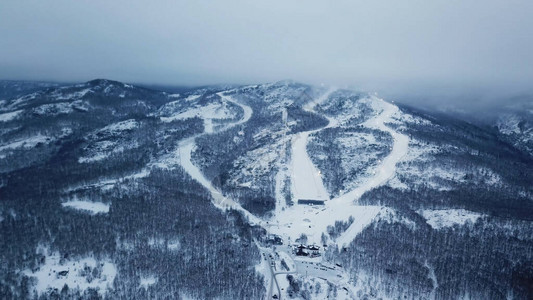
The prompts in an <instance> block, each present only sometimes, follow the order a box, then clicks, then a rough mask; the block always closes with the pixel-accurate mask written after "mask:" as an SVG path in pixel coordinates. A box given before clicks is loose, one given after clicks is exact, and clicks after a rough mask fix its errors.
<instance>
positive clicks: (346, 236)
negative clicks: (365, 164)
mask: <svg viewBox="0 0 533 300" xmlns="http://www.w3.org/2000/svg"><path fill="white" fill-rule="evenodd" d="M376 101H378V104H379V105H381V106H382V108H383V111H382V112H381V114H379V115H378V116H377V117H375V118H372V119H370V120H368V121H367V122H365V123H363V125H364V126H366V127H369V128H375V129H378V130H381V131H385V132H388V133H389V134H390V135H391V136H392V138H393V140H394V144H393V147H392V150H391V152H390V153H389V155H388V156H387V157H386V158H385V159H383V160H382V162H381V164H380V165H378V166H377V168H376V171H375V175H374V176H373V177H371V178H370V179H369V180H367V181H366V182H364V183H363V184H362V185H360V186H359V187H357V188H355V189H353V190H351V191H349V192H347V193H345V194H343V195H341V196H339V197H337V198H335V199H333V200H332V201H334V202H336V203H339V204H340V203H342V204H352V203H354V202H355V201H357V200H359V198H361V196H362V195H363V194H364V193H366V192H368V191H370V190H372V189H374V188H376V187H379V186H381V185H383V184H385V183H387V181H388V180H389V179H391V178H392V177H393V176H394V175H395V174H396V164H397V163H398V162H399V161H400V160H401V159H402V158H403V157H404V156H405V155H406V154H407V151H408V149H409V137H408V136H406V135H404V134H401V133H399V132H396V131H395V130H393V129H391V128H389V127H388V126H386V125H385V123H386V122H387V121H389V120H391V117H392V115H393V114H395V113H396V112H398V111H399V109H398V107H397V106H396V105H393V104H390V103H388V102H385V101H384V100H383V99H376ZM376 215H377V213H376ZM374 217H375V216H374ZM357 227H358V226H357V222H354V223H353V224H352V225H350V227H348V229H347V230H346V231H345V232H344V233H343V234H342V235H341V236H339V237H338V238H337V244H338V245H340V246H344V245H347V244H349V243H350V242H351V241H353V240H354V239H355V237H356V236H357V234H358V233H359V232H360V231H361V230H362V228H361V229H358V228H357Z"/></svg>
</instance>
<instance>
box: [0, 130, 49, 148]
mask: <svg viewBox="0 0 533 300" xmlns="http://www.w3.org/2000/svg"><path fill="white" fill-rule="evenodd" d="M54 140H55V139H54V138H53V137H49V136H46V135H42V134H40V133H39V134H37V135H35V136H31V137H28V138H25V139H22V140H18V141H16V142H12V143H10V144H7V145H4V146H1V147H0V151H5V150H10V149H18V148H25V149H30V148H33V147H35V146H37V145H38V144H48V143H50V142H52V141H54Z"/></svg>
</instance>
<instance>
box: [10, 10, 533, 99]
mask: <svg viewBox="0 0 533 300" xmlns="http://www.w3.org/2000/svg"><path fill="white" fill-rule="evenodd" d="M0 78H1V79H40V80H56V81H86V80H90V79H93V78H109V79H115V80H120V81H127V82H139V83H153V84H172V85H198V84H212V83H258V82H271V81H277V80H281V79H294V80H297V81H302V82H308V83H322V82H324V83H326V84H335V85H341V86H343V85H348V86H358V87H361V88H364V89H372V90H379V91H381V90H385V91H386V90H387V88H390V91H393V90H396V91H400V92H402V91H403V92H406V93H408V92H412V93H414V94H416V93H422V94H423V93H424V92H425V91H426V90H428V89H429V90H435V91H436V90H440V91H441V93H444V94H446V93H455V92H450V91H462V90H465V89H485V88H490V89H491V90H502V91H504V93H510V94H513V93H521V92H524V91H529V90H531V88H532V82H533V1H531V0H524V1H515V0H499V1H496V0H443V1H441V0H431V1H428V0H420V1H418V0H417V1H415V0H410V1H400V0H394V1H381V0H372V1H368V0H367V1H353V0H352V1H342V0H341V1H339V0H336V1H313V0H307V1H296V0H283V1H278V0H268V1H258V0H249V1H208V0H194V1H137V0H128V1H116V0H114V1H107V0H106V1H94V0H93V1H72V0H66V1H59V0H47V1H24V0H17V1H15V0H13V1H11V0H4V1H1V2H0ZM417 89H420V91H415V90H417Z"/></svg>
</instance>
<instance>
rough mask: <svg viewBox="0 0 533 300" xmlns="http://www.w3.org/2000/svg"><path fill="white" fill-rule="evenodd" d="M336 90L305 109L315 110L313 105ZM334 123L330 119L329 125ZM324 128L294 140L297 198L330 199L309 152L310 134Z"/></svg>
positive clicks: (301, 135) (333, 89) (302, 133)
mask: <svg viewBox="0 0 533 300" xmlns="http://www.w3.org/2000/svg"><path fill="white" fill-rule="evenodd" d="M335 90H336V89H335V88H330V89H329V90H328V91H326V92H325V93H324V94H323V95H321V96H320V97H318V98H317V99H315V100H314V101H312V102H310V103H307V104H306V105H305V106H304V107H303V109H304V110H306V111H308V112H314V111H313V107H315V106H316V105H318V104H320V103H322V102H324V101H325V100H326V99H328V97H329V96H330V95H331V94H332V93H333V92H335ZM333 123H334V122H333V121H331V120H330V122H329V124H328V127H330V126H333ZM322 129H323V128H320V129H316V130H310V131H305V132H300V133H298V134H296V135H295V137H294V138H293V140H292V161H291V179H292V181H291V185H292V186H291V187H292V194H293V197H294V198H295V199H315V200H328V199H329V194H328V192H327V190H326V188H325V187H324V183H323V182H322V175H321V173H320V171H319V170H318V169H317V168H316V167H315V165H314V164H313V162H312V161H311V158H310V157H309V155H308V153H307V143H308V140H309V135H310V134H311V133H314V132H317V131H320V130H322Z"/></svg>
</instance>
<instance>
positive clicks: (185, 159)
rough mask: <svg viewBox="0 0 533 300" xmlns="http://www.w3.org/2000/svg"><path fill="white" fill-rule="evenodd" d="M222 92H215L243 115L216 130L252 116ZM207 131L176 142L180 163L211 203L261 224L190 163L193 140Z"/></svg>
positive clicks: (248, 108) (241, 105)
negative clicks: (238, 107)
mask: <svg viewBox="0 0 533 300" xmlns="http://www.w3.org/2000/svg"><path fill="white" fill-rule="evenodd" d="M223 93H224V92H219V93H217V95H218V96H219V97H221V98H222V99H223V100H225V101H228V102H231V103H234V104H236V105H238V106H240V107H241V108H242V109H243V111H244V115H243V117H242V118H241V119H240V120H239V121H237V122H235V123H232V124H229V125H227V126H226V127H224V128H223V129H222V130H219V131H218V132H222V131H225V130H228V129H230V128H232V127H235V126H237V125H240V124H243V123H245V122H247V121H248V120H249V119H250V118H251V117H252V113H253V111H252V108H251V107H249V106H247V105H244V104H240V103H238V102H237V101H235V100H233V99H232V98H231V97H230V96H226V95H223ZM207 133H208V132H207V131H204V133H202V134H199V135H196V136H193V137H190V138H187V139H185V140H183V141H181V142H179V143H178V150H177V151H178V153H179V157H180V165H181V166H182V167H183V169H184V170H185V171H186V172H187V173H188V174H189V175H190V176H191V177H192V178H193V179H194V180H196V181H198V183H200V184H201V185H202V186H204V187H205V188H206V189H207V190H208V191H209V192H210V193H211V197H212V198H213V204H214V205H215V206H216V207H217V208H219V209H221V210H224V209H228V208H232V209H235V210H238V211H240V212H242V213H243V214H244V215H245V216H246V217H247V218H248V220H249V221H250V222H251V223H255V224H262V223H263V221H262V220H261V219H259V218H257V217H256V216H254V215H253V214H251V213H250V212H249V211H247V210H246V209H244V208H243V207H242V206H241V205H240V204H239V203H237V202H235V201H234V200H233V199H230V198H228V197H226V196H224V195H223V194H222V193H221V192H220V191H219V190H217V189H216V188H215V187H214V186H213V184H212V183H211V182H210V181H209V180H208V179H207V178H206V177H205V176H204V174H203V173H202V171H201V170H200V169H199V168H198V167H197V166H196V165H194V164H193V163H192V160H191V153H192V151H193V150H194V149H195V148H196V143H195V140H196V138H197V137H199V136H202V135H205V134H207Z"/></svg>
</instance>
